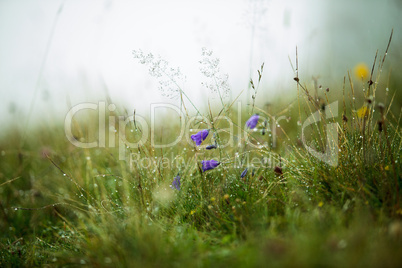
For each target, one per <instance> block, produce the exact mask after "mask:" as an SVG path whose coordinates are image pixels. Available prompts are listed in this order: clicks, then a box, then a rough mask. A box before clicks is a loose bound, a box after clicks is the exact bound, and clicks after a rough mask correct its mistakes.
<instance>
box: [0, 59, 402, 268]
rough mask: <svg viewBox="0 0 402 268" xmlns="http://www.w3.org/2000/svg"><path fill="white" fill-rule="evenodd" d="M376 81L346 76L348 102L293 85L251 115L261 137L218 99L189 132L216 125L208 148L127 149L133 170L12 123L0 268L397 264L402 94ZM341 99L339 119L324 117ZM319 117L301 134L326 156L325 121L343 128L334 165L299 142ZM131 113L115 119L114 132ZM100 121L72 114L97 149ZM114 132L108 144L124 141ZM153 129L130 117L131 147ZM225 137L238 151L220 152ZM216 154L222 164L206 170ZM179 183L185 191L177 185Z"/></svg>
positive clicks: (54, 134) (401, 250)
mask: <svg viewBox="0 0 402 268" xmlns="http://www.w3.org/2000/svg"><path fill="white" fill-rule="evenodd" d="M380 63H381V62H380ZM381 68H382V67H381ZM379 70H381V69H379ZM261 71H262V70H261ZM372 78H373V80H375V83H373V84H371V83H369V84H370V85H368V84H366V83H365V82H364V83H362V82H359V80H358V79H357V81H356V79H355V81H352V78H351V79H350V81H349V77H348V76H346V77H345V83H344V86H343V87H344V89H343V92H342V94H340V95H339V94H338V95H335V93H332V92H331V90H330V91H328V92H327V91H326V90H325V89H320V88H312V89H310V90H309V89H308V88H307V87H306V86H305V84H304V83H302V82H301V81H300V83H299V78H295V80H296V82H295V83H296V84H297V85H298V93H299V94H298V95H299V97H298V98H297V99H296V101H294V102H292V105H290V106H289V105H287V104H284V105H280V104H277V105H275V106H274V107H270V108H264V109H263V108H259V107H257V106H255V107H254V108H253V109H254V111H257V112H259V114H260V116H261V119H260V120H259V123H258V125H257V127H258V128H259V130H258V131H251V130H248V129H246V128H245V127H244V124H245V122H246V120H247V119H248V118H249V117H250V116H251V112H250V109H249V111H248V112H243V113H242V114H240V115H241V116H242V117H241V119H240V122H241V125H239V124H237V122H239V113H238V110H236V107H235V106H230V105H229V104H226V103H222V107H221V108H222V110H221V109H218V111H215V112H214V111H206V112H205V113H204V116H205V118H204V121H206V120H207V119H208V120H210V121H211V122H213V124H212V125H209V126H208V125H207V124H203V123H199V122H198V123H197V121H196V120H195V121H194V122H192V123H189V124H190V127H191V128H201V129H202V128H210V134H209V136H208V138H207V139H206V140H205V141H204V142H203V143H202V146H195V144H194V143H191V142H190V143H189V142H187V141H186V140H185V139H184V138H183V139H182V140H180V141H179V142H178V143H177V144H176V145H174V146H169V147H168V148H163V149H157V148H154V147H153V146H152V145H151V143H150V141H149V140H147V141H146V142H145V143H144V144H142V145H139V146H136V147H134V148H127V147H126V146H125V145H126V144H125V145H124V146H123V149H124V150H125V151H126V152H127V153H128V156H129V157H128V158H127V159H126V161H121V160H119V157H120V156H121V153H120V152H119V148H118V147H117V148H110V146H106V147H105V148H88V149H85V148H79V147H76V146H74V145H72V144H71V142H70V141H69V140H68V139H67V138H66V135H65V131H64V130H65V129H64V126H63V125H52V126H48V125H46V124H45V123H44V124H43V125H40V124H39V125H38V126H37V127H35V128H33V130H31V131H29V132H28V133H24V131H23V130H21V129H19V128H18V127H11V126H10V127H8V128H5V129H4V128H3V138H2V139H1V140H0V151H1V155H0V196H1V200H0V229H1V230H2V232H1V234H0V252H1V254H0V266H46V265H48V266H78V265H84V266H100V267H109V266H110V267H116V266H117V267H120V266H121V267H127V266H131V267H193V266H196V267H210V266H212V267H228V266H232V267H262V266H263V267H266V266H273V267H275V266H284V267H323V266H325V267H400V266H401V265H402V221H401V217H402V210H401V207H400V199H401V190H400V187H401V175H400V174H401V168H402V166H401V159H400V156H401V154H400V152H401V142H402V139H401V132H400V116H401V112H400V101H399V100H398V98H399V99H400V94H399V93H397V92H396V90H393V91H392V90H391V91H390V92H388V90H386V87H387V85H388V84H387V83H389V81H388V82H383V81H381V80H380V77H379V76H377V77H376V76H375V75H374V76H373V75H372V76H371V77H367V80H369V81H370V80H371V79H372ZM395 81H396V80H395ZM394 83H397V82H394ZM399 85H400V84H399ZM255 86H256V87H257V85H255ZM362 87H365V91H364V92H363V91H362ZM395 88H396V87H395ZM315 90H316V92H317V93H315ZM339 92H340V90H339ZM394 93H395V94H396V95H395V94H394ZM398 94H399V95H398ZM295 95H296V94H295ZM395 96H396V97H395ZM335 100H338V101H339V103H338V105H337V107H338V109H339V112H338V116H335V117H333V118H331V119H325V114H326V112H328V108H327V110H325V105H328V104H330V103H331V102H333V101H335ZM380 100H381V101H382V102H383V104H380ZM326 107H328V106H326ZM364 107H366V108H364ZM390 107H391V108H390ZM281 111H285V112H284V113H282V115H283V114H285V115H286V117H287V121H286V120H284V121H283V122H282V123H281V124H280V126H279V123H278V124H277V123H276V122H275V121H274V119H273V115H281ZM315 111H319V117H320V118H322V119H325V120H321V121H320V122H317V123H315V124H312V125H311V127H308V129H306V133H307V134H305V135H306V136H307V144H308V145H309V146H313V147H314V148H315V149H316V150H317V151H321V152H323V151H325V149H326V147H325V146H326V140H327V136H328V135H329V134H328V131H327V126H329V125H330V124H336V126H337V128H336V129H337V133H338V134H337V136H338V137H337V138H335V139H336V141H337V145H336V148H335V149H336V150H335V151H334V152H336V153H337V154H338V156H337V158H336V159H338V164H337V165H334V166H331V165H328V164H326V163H324V162H322V161H320V160H319V159H317V158H316V157H314V156H312V155H311V154H310V153H308V152H307V150H306V148H305V147H304V146H303V144H302V141H301V138H302V137H301V123H302V122H305V121H306V119H307V118H308V116H309V115H310V114H312V113H313V112H315ZM330 112H331V113H332V112H334V111H332V110H331V111H330ZM218 113H221V115H225V116H227V117H228V118H231V119H232V120H233V122H236V123H235V125H234V130H233V131H232V132H227V131H222V129H226V128H228V125H227V124H228V122H227V121H225V120H215V119H214V117H215V116H217V115H218ZM122 114H123V115H124V113H119V112H117V111H115V112H110V113H108V114H107V116H106V119H107V120H108V121H107V123H106V125H109V124H111V121H110V119H109V118H110V117H109V116H111V117H116V116H117V115H122ZM262 118H267V119H268V120H267V124H266V125H265V124H264V120H263V119H262ZM98 119H99V118H98V116H97V115H94V114H88V115H87V117H84V116H82V115H81V116H80V117H77V118H75V120H74V121H73V125H74V126H73V129H72V130H73V135H74V137H75V138H77V139H78V140H80V141H93V140H95V139H96V138H97V127H98V125H97V122H98ZM188 120H189V118H187V122H188ZM296 121H299V123H298V124H296V123H295V122H296ZM324 121H325V122H324ZM290 122H293V123H294V124H292V123H290ZM112 125H113V126H116V132H112V133H113V134H110V133H108V134H107V135H106V144H109V142H110V141H111V140H113V139H114V140H115V143H116V144H120V145H121V144H122V140H121V137H122V135H123V133H122V132H121V131H120V130H119V128H118V126H117V122H116V124H112ZM274 126H275V128H276V130H274ZM263 128H265V130H262V129H263ZM144 131H146V129H144V128H142V127H140V126H138V125H137V124H136V123H134V122H131V123H130V124H128V125H127V129H126V131H124V135H126V139H127V141H131V142H134V141H138V140H139V139H140V138H141V136H142V135H143V133H144ZM162 131H163V133H165V134H163V135H162V136H161V137H163V139H165V140H170V141H172V140H175V137H176V136H177V133H176V132H177V126H175V125H173V123H172V124H171V125H168V124H164V126H163V128H161V127H160V126H157V131H155V133H162ZM263 132H264V135H263ZM190 134H195V132H194V133H190ZM190 134H189V133H186V134H185V135H190ZM230 134H233V138H234V140H235V143H234V145H232V146H227V147H226V148H222V146H220V145H223V144H226V143H227V142H228V141H230V139H231V137H232V136H230ZM158 135H159V134H158ZM240 135H241V136H240ZM274 136H275V142H274ZM161 139H162V138H161ZM215 142H216V145H217V147H218V148H216V149H212V150H206V148H205V145H208V144H215ZM128 147H130V146H128ZM131 147H132V146H131ZM164 159H167V160H166V161H168V162H164ZM209 159H216V160H218V161H220V162H221V164H220V165H219V166H218V167H216V168H215V169H212V170H208V171H205V172H203V171H202V167H201V160H209ZM169 161H170V162H169ZM245 168H248V172H247V174H246V175H245V176H244V177H241V173H242V172H243V171H244V169H245ZM177 175H179V176H180V177H181V180H180V182H181V185H180V190H178V189H176V188H175V187H171V186H172V182H173V179H174V177H176V176H177Z"/></svg>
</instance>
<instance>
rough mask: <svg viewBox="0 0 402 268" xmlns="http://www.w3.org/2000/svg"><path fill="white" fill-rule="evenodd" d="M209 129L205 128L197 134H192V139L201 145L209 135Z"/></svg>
mask: <svg viewBox="0 0 402 268" xmlns="http://www.w3.org/2000/svg"><path fill="white" fill-rule="evenodd" d="M208 134H209V129H203V130H201V131H200V132H198V133H197V134H194V135H191V139H192V140H193V141H194V142H195V145H197V146H200V145H201V143H202V142H203V141H204V140H205V139H206V138H207V137H208Z"/></svg>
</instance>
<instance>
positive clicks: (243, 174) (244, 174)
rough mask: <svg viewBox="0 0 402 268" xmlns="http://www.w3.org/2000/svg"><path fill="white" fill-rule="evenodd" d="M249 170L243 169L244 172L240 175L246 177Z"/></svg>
mask: <svg viewBox="0 0 402 268" xmlns="http://www.w3.org/2000/svg"><path fill="white" fill-rule="evenodd" d="M247 171H248V168H246V169H245V170H243V172H242V173H241V175H240V178H244V177H246V175H247Z"/></svg>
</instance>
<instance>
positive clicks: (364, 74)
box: [355, 63, 370, 80]
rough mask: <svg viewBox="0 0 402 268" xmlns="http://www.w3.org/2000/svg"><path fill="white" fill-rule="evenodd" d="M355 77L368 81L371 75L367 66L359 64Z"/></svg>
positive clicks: (356, 67)
mask: <svg viewBox="0 0 402 268" xmlns="http://www.w3.org/2000/svg"><path fill="white" fill-rule="evenodd" d="M355 75H356V77H357V78H358V79H361V80H366V79H367V78H368V77H369V75H370V71H369V68H368V67H367V65H366V64H364V63H359V64H357V65H356V66H355Z"/></svg>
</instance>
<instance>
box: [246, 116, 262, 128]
mask: <svg viewBox="0 0 402 268" xmlns="http://www.w3.org/2000/svg"><path fill="white" fill-rule="evenodd" d="M259 118H260V116H259V115H258V114H255V115H252V116H251V117H250V118H249V119H248V120H247V122H246V126H247V127H248V128H250V129H253V128H255V126H257V123H258V119H259Z"/></svg>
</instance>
